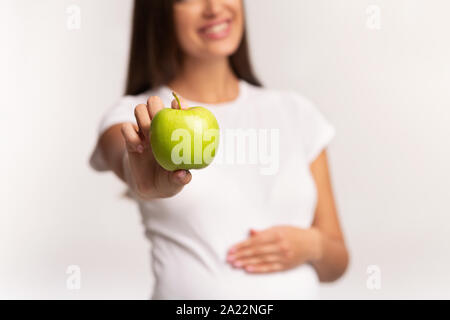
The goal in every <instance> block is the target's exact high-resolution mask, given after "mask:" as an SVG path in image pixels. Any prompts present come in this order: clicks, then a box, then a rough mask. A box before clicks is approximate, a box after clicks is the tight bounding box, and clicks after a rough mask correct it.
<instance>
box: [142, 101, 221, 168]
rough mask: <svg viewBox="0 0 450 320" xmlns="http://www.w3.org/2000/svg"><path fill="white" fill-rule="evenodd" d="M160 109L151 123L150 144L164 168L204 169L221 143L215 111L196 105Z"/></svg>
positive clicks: (179, 105)
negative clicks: (183, 107)
mask: <svg viewBox="0 0 450 320" xmlns="http://www.w3.org/2000/svg"><path fill="white" fill-rule="evenodd" d="M173 95H174V97H175V98H176V100H177V102H178V107H179V108H178V109H172V108H164V109H162V110H160V111H158V112H157V113H156V115H155V117H154V118H153V119H152V122H151V125H150V144H151V148H152V152H153V155H154V156H155V159H156V161H157V162H158V163H159V165H160V166H161V167H163V168H164V169H166V170H168V171H175V170H179V169H184V170H190V169H202V168H205V167H207V166H208V165H209V164H210V163H211V162H212V161H213V159H214V157H215V155H216V150H217V149H218V146H219V135H220V134H219V124H218V123H217V119H216V117H215V116H214V114H213V113H212V112H211V111H209V110H208V109H206V108H203V107H200V106H196V107H190V108H186V109H181V104H180V101H179V99H178V97H177V95H176V94H175V93H173Z"/></svg>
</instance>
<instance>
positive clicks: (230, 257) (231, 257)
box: [227, 256, 236, 261]
mask: <svg viewBox="0 0 450 320" xmlns="http://www.w3.org/2000/svg"><path fill="white" fill-rule="evenodd" d="M234 259H236V257H235V256H228V258H227V260H228V261H233V260H234Z"/></svg>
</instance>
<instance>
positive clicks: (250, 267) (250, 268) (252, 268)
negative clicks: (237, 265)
mask: <svg viewBox="0 0 450 320" xmlns="http://www.w3.org/2000/svg"><path fill="white" fill-rule="evenodd" d="M245 270H247V271H250V272H252V271H255V268H254V267H252V266H248V267H247V268H245Z"/></svg>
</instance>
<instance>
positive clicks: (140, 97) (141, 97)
mask: <svg viewBox="0 0 450 320" xmlns="http://www.w3.org/2000/svg"><path fill="white" fill-rule="evenodd" d="M151 96H159V97H160V98H163V97H162V88H153V89H150V90H147V91H145V92H142V93H140V94H137V95H124V96H122V97H120V98H119V99H118V101H117V103H116V105H115V106H116V107H129V108H131V107H133V108H134V107H136V106H137V105H138V104H141V103H147V100H148V98H150V97H151Z"/></svg>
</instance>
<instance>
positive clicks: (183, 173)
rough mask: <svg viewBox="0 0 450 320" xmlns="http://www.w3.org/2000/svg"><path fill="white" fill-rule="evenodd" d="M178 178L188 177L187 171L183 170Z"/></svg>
mask: <svg viewBox="0 0 450 320" xmlns="http://www.w3.org/2000/svg"><path fill="white" fill-rule="evenodd" d="M178 177H179V178H180V179H184V178H185V177H186V170H182V171H181V172H180V173H179V174H178Z"/></svg>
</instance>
